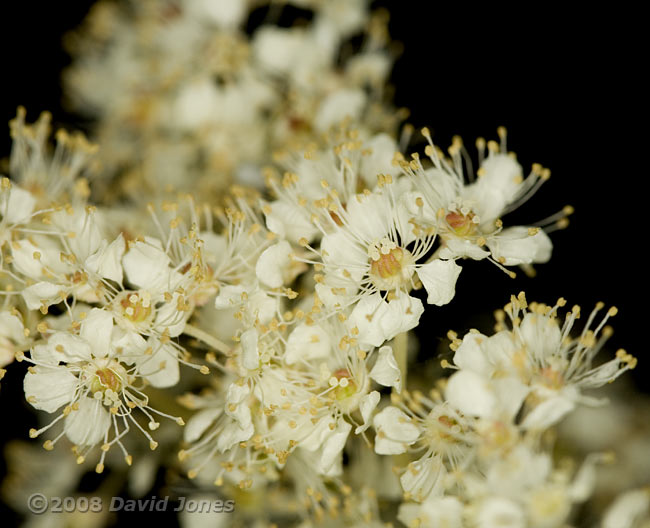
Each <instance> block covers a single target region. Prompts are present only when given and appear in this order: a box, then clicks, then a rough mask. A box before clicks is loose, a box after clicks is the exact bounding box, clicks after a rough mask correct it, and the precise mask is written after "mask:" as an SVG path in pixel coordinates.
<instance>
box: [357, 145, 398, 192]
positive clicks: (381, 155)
mask: <svg viewBox="0 0 650 528" xmlns="http://www.w3.org/2000/svg"><path fill="white" fill-rule="evenodd" d="M363 149H364V150H369V151H370V153H369V154H366V155H363V156H362V157H361V163H360V164H359V173H360V175H361V177H362V178H363V180H364V182H365V183H366V186H367V187H369V188H371V189H372V188H374V187H375V185H377V175H379V174H390V175H391V176H397V175H398V174H399V173H400V168H399V167H398V166H397V167H396V166H394V165H393V158H394V156H395V152H397V150H398V147H397V143H396V142H395V140H394V139H393V138H392V137H390V136H389V135H388V134H377V135H376V136H373V137H372V138H370V139H369V140H368V141H366V142H365V143H364V145H363Z"/></svg>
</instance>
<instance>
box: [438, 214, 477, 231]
mask: <svg viewBox="0 0 650 528" xmlns="http://www.w3.org/2000/svg"><path fill="white" fill-rule="evenodd" d="M474 218H475V215H474V213H472V212H469V213H467V214H463V213H459V212H456V211H451V212H450V213H447V216H445V220H446V221H447V225H448V226H449V228H450V229H451V231H452V232H453V233H454V234H455V235H457V236H460V237H466V236H470V235H473V234H474V233H475V231H476V223H475V221H474Z"/></svg>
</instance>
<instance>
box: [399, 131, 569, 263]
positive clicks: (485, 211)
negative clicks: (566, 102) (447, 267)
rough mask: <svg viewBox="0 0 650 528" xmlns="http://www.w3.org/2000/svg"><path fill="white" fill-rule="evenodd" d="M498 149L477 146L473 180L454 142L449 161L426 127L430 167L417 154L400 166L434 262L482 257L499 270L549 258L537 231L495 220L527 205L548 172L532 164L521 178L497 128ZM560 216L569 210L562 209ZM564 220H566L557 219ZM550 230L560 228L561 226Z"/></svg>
mask: <svg viewBox="0 0 650 528" xmlns="http://www.w3.org/2000/svg"><path fill="white" fill-rule="evenodd" d="M499 133H500V135H501V138H502V143H501V147H499V146H498V145H497V144H496V142H490V143H489V144H488V147H489V148H488V156H487V157H484V154H483V150H484V148H485V142H484V141H483V140H481V141H479V142H477V145H478V146H479V153H480V167H479V169H478V171H477V176H478V178H477V179H476V180H474V176H473V173H472V168H471V164H470V163H469V161H467V160H468V159H469V158H468V155H467V154H466V152H465V150H464V147H463V146H462V142H461V141H460V139H456V140H455V142H454V144H453V145H452V147H451V148H450V154H451V160H450V161H447V160H445V159H444V158H443V157H442V156H441V154H439V153H438V151H437V150H436V147H435V146H434V145H433V143H432V142H431V137H430V135H429V131H428V130H427V129H424V130H423V134H424V136H425V138H426V139H427V141H428V142H429V145H428V146H427V148H426V153H427V155H428V157H429V159H430V161H431V162H432V164H433V167H431V168H429V169H425V168H424V167H423V165H422V163H421V162H420V158H419V156H417V155H415V156H414V159H413V160H412V161H411V162H410V163H407V162H406V161H402V163H401V166H402V168H403V170H404V172H405V174H406V175H407V176H408V177H409V178H410V179H411V180H412V181H413V184H414V187H415V193H416V196H417V197H418V198H419V200H418V204H419V205H418V207H419V211H418V213H419V218H420V219H421V220H420V221H421V222H423V223H425V224H428V225H432V226H434V227H435V229H436V232H437V233H438V235H439V237H440V240H441V246H440V248H439V249H438V251H437V254H438V256H439V257H440V258H443V259H457V258H471V259H474V260H482V259H488V260H490V261H492V262H493V263H495V264H497V265H498V266H499V267H502V269H503V266H515V265H530V264H534V263H544V262H546V261H548V260H549V259H550V256H551V250H552V244H551V241H550V239H549V238H548V236H547V234H546V232H545V231H544V230H543V229H541V228H540V227H536V226H531V227H526V226H516V227H510V228H504V227H503V221H502V220H501V217H502V216H503V215H505V214H507V213H508V212H510V211H512V210H514V209H516V208H518V207H519V206H520V205H522V204H523V203H524V202H525V201H527V200H528V199H529V198H530V197H531V196H532V195H533V194H534V193H535V191H536V190H537V189H538V188H539V186H540V185H541V184H542V183H543V182H544V181H546V180H547V179H548V178H549V176H550V171H549V170H548V169H544V168H542V167H541V166H539V165H534V166H533V170H532V172H531V173H530V174H529V175H528V176H527V177H525V178H524V176H523V170H522V168H521V166H520V165H519V163H518V162H517V161H516V159H515V158H514V156H510V155H509V154H508V153H507V151H506V142H505V130H504V129H499ZM464 160H465V161H466V162H467V163H468V169H467V170H468V174H469V178H470V181H469V183H466V182H465V176H464V174H463V172H464V171H463V161H464ZM565 209H566V211H565V212H564V213H562V214H560V215H559V216H558V215H554V216H553V217H551V218H550V220H557V218H555V217H556V216H558V218H559V217H562V218H564V216H566V215H567V214H570V212H571V208H570V207H568V208H565ZM563 222H566V219H564V220H563ZM556 226H564V224H563V223H562V222H560V223H559V224H556Z"/></svg>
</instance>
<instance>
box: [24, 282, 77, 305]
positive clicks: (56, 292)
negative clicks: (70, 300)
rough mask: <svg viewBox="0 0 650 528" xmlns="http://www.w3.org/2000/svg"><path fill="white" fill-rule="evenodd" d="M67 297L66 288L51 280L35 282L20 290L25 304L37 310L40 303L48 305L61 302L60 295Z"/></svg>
mask: <svg viewBox="0 0 650 528" xmlns="http://www.w3.org/2000/svg"><path fill="white" fill-rule="evenodd" d="M61 294H63V298H64V299H65V297H67V292H66V289H65V288H64V287H63V286H60V285H58V284H52V283H51V282H37V283H36V284H32V285H31V286H28V287H27V288H25V289H24V290H23V291H22V296H23V299H25V304H27V308H29V309H30V310H38V309H39V308H40V307H41V305H42V304H45V305H46V306H50V305H51V304H58V303H59V302H61V299H62V296H61Z"/></svg>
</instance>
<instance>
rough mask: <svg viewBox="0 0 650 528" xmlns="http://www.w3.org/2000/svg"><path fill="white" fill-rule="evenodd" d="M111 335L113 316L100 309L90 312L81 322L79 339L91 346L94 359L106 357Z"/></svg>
mask: <svg viewBox="0 0 650 528" xmlns="http://www.w3.org/2000/svg"><path fill="white" fill-rule="evenodd" d="M112 334H113V316H112V315H111V314H110V313H109V312H107V311H105V310H101V309H100V308H93V309H92V310H90V312H89V313H88V315H87V316H86V318H85V319H84V320H83V321H82V322H81V328H80V330H79V337H81V338H82V339H83V340H84V341H86V342H87V343H91V344H92V348H93V354H94V355H95V357H106V356H108V354H109V352H110V348H111V336H112Z"/></svg>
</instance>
